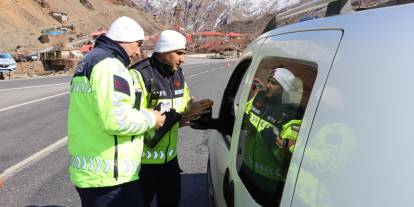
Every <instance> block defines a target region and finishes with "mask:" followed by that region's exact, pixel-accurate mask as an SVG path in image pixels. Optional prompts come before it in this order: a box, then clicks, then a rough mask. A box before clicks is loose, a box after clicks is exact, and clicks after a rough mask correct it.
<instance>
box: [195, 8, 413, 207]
mask: <svg viewBox="0 0 414 207" xmlns="http://www.w3.org/2000/svg"><path fill="white" fill-rule="evenodd" d="M413 11H414V4H413V3H411V4H406V5H399V6H392V7H387V8H380V9H373V10H365V11H360V12H351V13H350V14H344V15H339V16H334V17H329V18H318V19H313V20H307V21H303V22H300V23H297V24H292V25H288V26H285V27H280V28H277V29H275V30H272V31H269V32H267V33H265V34H263V35H262V36H260V37H259V38H257V39H256V40H255V41H254V42H253V43H252V44H251V45H250V46H249V47H248V48H247V49H246V50H245V51H244V53H243V55H242V56H241V58H240V60H239V62H238V63H237V64H236V66H235V69H234V72H233V74H232V75H231V77H230V80H229V82H228V84H227V87H226V89H225V91H224V95H223V98H222V102H221V104H217V105H218V106H220V107H221V108H220V113H219V117H218V118H216V119H212V117H211V116H210V117H203V119H201V121H199V122H194V121H193V122H192V127H193V128H197V129H203V128H204V129H206V128H208V129H209V130H207V131H206V136H207V137H208V147H209V162H208V167H207V172H208V185H209V195H210V196H209V197H210V201H211V202H210V204H212V205H213V206H214V205H217V206H220V207H221V206H228V207H233V206H237V207H256V206H282V207H308V206H310V207H328V206H329V207H331V206H332V207H349V206H352V207H368V206H370V207H371V206H372V207H374V206H375V207H388V206H412V205H413V202H412V195H413V186H414V179H413V178H412V175H413V174H414V165H413V164H412V163H413V157H414V150H413V146H414V139H413V137H414V130H413V131H412V130H411V127H412V119H413V118H412V117H413V116H414V108H413V106H414V96H411V95H410V94H411V93H412V88H411V86H412V85H413V77H414V70H413V58H412V56H413V53H412V50H413V48H414V40H413V36H414V27H413V19H414V12H413ZM276 18H277V17H276ZM280 68H284V69H280ZM281 70H282V71H283V70H288V71H290V73H291V74H294V76H287V75H285V76H282V73H279V74H281V76H278V75H277V73H278V71H281ZM285 74H286V73H285ZM292 77H293V78H294V79H293V78H292ZM278 78H280V79H278ZM257 79H259V80H260V81H254V80H257ZM260 82H262V83H263V84H260ZM256 85H264V87H257V86H256ZM285 86H290V87H287V88H289V90H285ZM281 88H283V91H282V93H281V94H278V96H277V97H276V98H273V97H272V96H270V95H268V94H272V93H271V92H272V91H275V90H276V89H278V91H281V90H282V89H281ZM264 93H266V97H265V96H264V95H262V94H264ZM291 114H294V115H295V116H293V115H291ZM292 117H294V118H292ZM289 123H293V125H290V124H289ZM294 124H296V126H295V127H294ZM285 135H286V136H285ZM292 146H293V147H292Z"/></svg>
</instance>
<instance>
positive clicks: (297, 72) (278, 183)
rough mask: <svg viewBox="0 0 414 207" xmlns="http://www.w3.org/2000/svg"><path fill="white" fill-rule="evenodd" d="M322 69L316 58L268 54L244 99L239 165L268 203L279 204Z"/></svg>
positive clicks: (261, 199)
mask: <svg viewBox="0 0 414 207" xmlns="http://www.w3.org/2000/svg"><path fill="white" fill-rule="evenodd" d="M316 73H317V70H316V67H315V64H310V63H304V62H301V61H297V60H291V59H281V58H275V57H265V58H264V59H262V61H260V63H259V65H258V68H257V71H256V73H255V75H254V79H253V80H252V85H251V87H250V92H249V95H248V98H247V100H244V101H246V102H247V103H246V107H245V108H244V116H243V121H242V125H241V129H240V135H239V136H240V137H239V144H238V150H237V152H238V154H237V161H236V165H237V169H238V174H239V177H240V178H241V180H242V181H243V184H244V185H245V187H246V188H247V190H248V192H249V193H250V195H251V196H252V197H253V198H254V199H255V201H256V202H257V203H259V204H261V205H263V206H276V205H279V202H280V199H281V196H282V192H283V187H284V183H285V179H286V174H287V171H288V168H289V164H290V158H291V155H292V153H293V152H294V147H295V143H296V138H297V134H298V132H299V129H300V125H301V122H302V117H303V114H304V111H305V109H306V106H307V103H308V100H309V95H310V94H311V91H312V87H313V84H314V82H315V78H316Z"/></svg>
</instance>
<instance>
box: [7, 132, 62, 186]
mask: <svg viewBox="0 0 414 207" xmlns="http://www.w3.org/2000/svg"><path fill="white" fill-rule="evenodd" d="M67 140H68V137H64V138H62V139H60V140H59V141H57V142H55V143H53V144H51V145H49V146H48V147H46V148H44V149H42V150H40V151H39V152H36V153H34V154H33V155H31V156H30V157H28V158H26V159H24V160H22V161H20V162H19V163H17V164H15V165H13V166H11V167H9V168H7V169H6V170H4V171H3V172H2V173H1V174H0V180H3V182H4V181H6V180H7V179H9V178H11V177H13V176H14V175H15V174H16V173H18V172H19V171H21V170H23V169H24V168H26V167H28V166H30V165H31V164H33V163H35V162H37V161H39V160H41V159H43V158H44V157H46V156H47V155H49V154H50V153H52V152H54V151H55V150H57V149H59V148H60V147H62V146H64V145H65V144H66V142H67Z"/></svg>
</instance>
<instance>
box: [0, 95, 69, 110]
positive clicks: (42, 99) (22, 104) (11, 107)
mask: <svg viewBox="0 0 414 207" xmlns="http://www.w3.org/2000/svg"><path fill="white" fill-rule="evenodd" d="M66 94H69V92H65V93H59V94H56V95H53V96H48V97H45V98H41V99H36V100H33V101H28V102H25V103H21V104H17V105H14V106H9V107H6V108H2V109H0V112H3V111H7V110H10V109H14V108H17V107H20V106H24V105H27V104H32V103H36V102H39V101H44V100H47V99H51V98H55V97H58V96H63V95H66Z"/></svg>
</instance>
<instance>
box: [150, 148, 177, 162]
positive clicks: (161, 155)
mask: <svg viewBox="0 0 414 207" xmlns="http://www.w3.org/2000/svg"><path fill="white" fill-rule="evenodd" d="M176 154H177V152H176V149H169V150H168V152H167V153H166V152H165V150H151V149H146V150H144V151H143V152H142V160H162V161H164V160H165V158H166V157H167V160H171V158H174V157H175V156H176Z"/></svg>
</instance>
